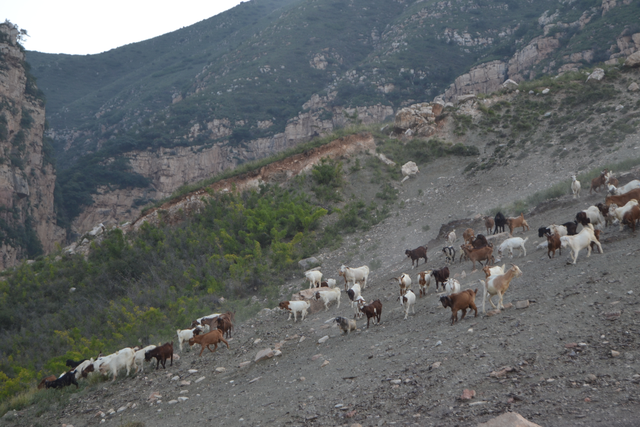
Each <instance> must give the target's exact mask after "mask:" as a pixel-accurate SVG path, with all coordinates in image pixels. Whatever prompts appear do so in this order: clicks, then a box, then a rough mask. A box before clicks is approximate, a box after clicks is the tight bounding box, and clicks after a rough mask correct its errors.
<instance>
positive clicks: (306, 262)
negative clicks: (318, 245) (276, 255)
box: [298, 257, 320, 270]
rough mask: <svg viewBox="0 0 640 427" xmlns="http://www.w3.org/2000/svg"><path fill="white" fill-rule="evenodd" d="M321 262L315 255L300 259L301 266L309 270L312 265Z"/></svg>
mask: <svg viewBox="0 0 640 427" xmlns="http://www.w3.org/2000/svg"><path fill="white" fill-rule="evenodd" d="M318 264H320V261H318V259H317V258H315V257H310V258H305V259H301V260H300V261H298V265H299V266H300V267H302V268H303V269H305V270H307V269H309V268H311V267H314V266H316V265H318Z"/></svg>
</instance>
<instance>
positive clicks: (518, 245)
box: [498, 237, 529, 258]
mask: <svg viewBox="0 0 640 427" xmlns="http://www.w3.org/2000/svg"><path fill="white" fill-rule="evenodd" d="M527 240H529V238H528V237H527V238H526V239H523V238H522V237H511V238H510V239H507V240H505V241H504V242H502V243H501V244H500V247H499V248H498V256H499V257H500V258H502V254H503V253H504V252H505V251H506V250H507V249H509V258H513V250H514V249H518V250H519V251H520V254H521V255H522V256H527V249H526V248H525V247H524V244H525V243H527Z"/></svg>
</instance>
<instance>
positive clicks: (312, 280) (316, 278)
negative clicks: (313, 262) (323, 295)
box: [304, 270, 322, 289]
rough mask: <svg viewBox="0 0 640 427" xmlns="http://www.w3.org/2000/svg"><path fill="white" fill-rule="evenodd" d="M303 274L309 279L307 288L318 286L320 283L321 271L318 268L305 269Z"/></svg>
mask: <svg viewBox="0 0 640 427" xmlns="http://www.w3.org/2000/svg"><path fill="white" fill-rule="evenodd" d="M304 276H305V277H306V278H307V280H308V281H309V289H311V288H313V287H316V288H319V287H320V283H322V272H320V271H318V270H311V271H305V272H304Z"/></svg>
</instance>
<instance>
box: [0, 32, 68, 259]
mask: <svg viewBox="0 0 640 427" xmlns="http://www.w3.org/2000/svg"><path fill="white" fill-rule="evenodd" d="M19 34H20V33H19V31H18V29H17V28H15V27H14V26H13V25H12V24H9V23H4V24H0V242H1V244H0V269H2V268H6V267H10V266H13V265H16V264H17V263H18V262H20V260H22V259H25V258H27V257H28V256H34V255H37V254H39V253H40V252H42V251H43V250H44V251H45V252H48V251H50V250H51V249H52V248H53V246H54V243H55V242H56V241H60V240H62V238H63V237H64V231H63V230H62V229H60V228H58V227H56V226H55V213H54V205H53V190H54V186H55V179H56V177H55V171H54V168H53V166H52V165H51V163H50V162H49V161H48V159H47V157H46V155H45V153H43V133H44V121H45V111H44V103H43V101H42V100H40V99H38V97H37V89H36V88H35V86H34V84H33V82H32V81H29V79H28V78H27V73H26V72H25V68H24V52H23V51H22V48H21V47H20V46H19V44H18V41H17V37H18V35H19Z"/></svg>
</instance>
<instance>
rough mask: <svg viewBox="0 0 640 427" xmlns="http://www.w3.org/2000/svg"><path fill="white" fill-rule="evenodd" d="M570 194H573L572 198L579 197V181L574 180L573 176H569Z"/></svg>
mask: <svg viewBox="0 0 640 427" xmlns="http://www.w3.org/2000/svg"><path fill="white" fill-rule="evenodd" d="M571 181H572V182H571V192H572V193H573V198H574V199H575V198H578V197H580V188H581V187H580V181H578V180H577V179H576V176H575V175H572V176H571Z"/></svg>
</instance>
